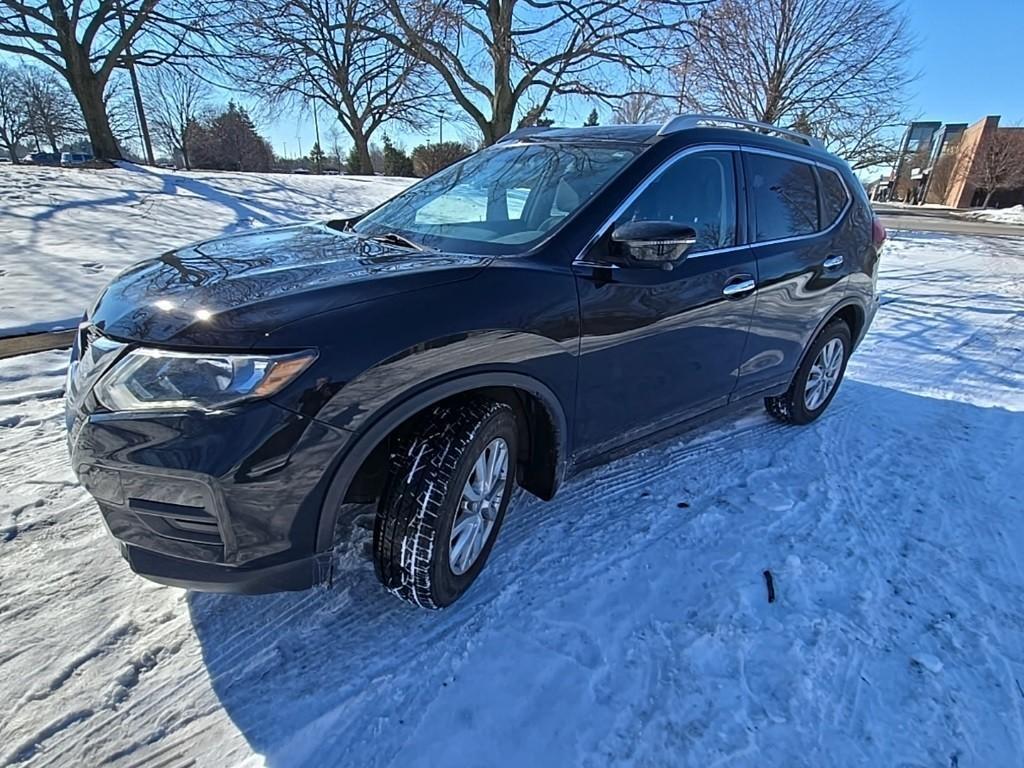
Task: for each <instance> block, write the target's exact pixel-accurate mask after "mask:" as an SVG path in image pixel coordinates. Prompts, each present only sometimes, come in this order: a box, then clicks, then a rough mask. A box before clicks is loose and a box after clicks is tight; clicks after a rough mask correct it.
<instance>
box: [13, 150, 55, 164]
mask: <svg viewBox="0 0 1024 768" xmlns="http://www.w3.org/2000/svg"><path fill="white" fill-rule="evenodd" d="M21 162H23V163H25V164H26V165H60V155H59V154H57V153H56V152H30V153H29V154H27V155H25V157H24V159H23V160H22V161H21Z"/></svg>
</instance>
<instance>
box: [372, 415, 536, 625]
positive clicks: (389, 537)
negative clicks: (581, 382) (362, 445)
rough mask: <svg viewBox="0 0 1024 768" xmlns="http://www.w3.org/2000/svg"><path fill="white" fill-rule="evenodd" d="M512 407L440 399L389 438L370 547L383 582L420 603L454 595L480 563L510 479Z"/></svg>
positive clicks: (439, 604) (442, 601)
mask: <svg viewBox="0 0 1024 768" xmlns="http://www.w3.org/2000/svg"><path fill="white" fill-rule="evenodd" d="M517 437H518V435H517V434H516V421H515V415H514V414H513V412H512V409H511V408H510V407H509V406H508V405H506V404H504V403H499V402H495V401H492V400H483V399H476V400H470V401H466V402H463V403H459V404H455V405H439V406H435V407H434V408H431V409H430V410H429V411H428V412H427V413H426V414H424V416H422V417H420V418H419V419H418V420H417V422H416V423H415V424H414V425H413V426H412V428H411V429H410V430H409V431H408V432H407V433H406V434H405V435H404V436H403V437H401V438H399V439H398V440H397V441H396V450H395V451H394V452H393V454H392V462H391V469H390V471H389V475H388V480H387V482H386V484H385V488H384V493H383V494H382V496H381V500H380V504H379V506H378V509H377V517H376V520H375V523H374V530H373V555H374V565H375V567H376V570H377V575H378V577H379V578H380V580H381V582H383V584H384V586H385V587H387V588H388V589H389V590H391V591H392V592H393V593H394V594H396V595H397V596H398V597H401V598H402V599H403V600H407V601H408V602H411V603H414V604H416V605H419V606H421V607H423V608H443V607H445V606H447V605H450V604H451V603H453V602H455V600H457V599H458V598H459V597H460V596H461V595H462V593H463V592H465V591H466V590H467V589H468V588H469V586H470V585H471V584H472V583H473V581H474V580H475V579H476V577H477V576H478V575H479V574H480V572H481V571H482V570H483V567H484V565H485V563H486V562H487V557H488V555H489V554H490V552H491V548H492V547H493V546H494V540H495V538H497V535H498V531H499V529H500V528H501V523H502V520H503V519H504V517H505V510H506V508H507V507H508V503H509V498H510V497H511V495H512V489H513V486H514V485H515V468H516V463H515V457H516V456H517V453H516V451H517V448H518V443H517Z"/></svg>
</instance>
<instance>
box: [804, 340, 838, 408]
mask: <svg viewBox="0 0 1024 768" xmlns="http://www.w3.org/2000/svg"><path fill="white" fill-rule="evenodd" d="M845 354H846V350H845V348H844V347H843V340H842V339H838V338H837V339H830V340H829V341H828V343H826V344H825V346H824V347H822V348H821V351H820V352H818V356H817V357H816V358H815V359H814V364H813V365H812V366H811V370H810V373H808V374H807V385H806V386H805V387H804V405H805V406H807V410H809V411H814V410H817V409H818V408H820V407H821V404H822V403H824V402H825V400H827V399H828V396H829V395H830V394H832V390H833V389H835V388H836V384H837V383H838V382H839V374H840V372H841V371H842V369H843V357H844V355H845Z"/></svg>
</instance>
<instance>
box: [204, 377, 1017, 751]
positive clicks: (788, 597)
mask: <svg viewBox="0 0 1024 768" xmlns="http://www.w3.org/2000/svg"><path fill="white" fill-rule="evenodd" d="M993 446H998V448H996V449H995V450H993V449H992V447H993ZM1022 446H1024V414H1022V413H1019V412H1010V411H1006V410H1003V409H999V408H981V407H978V406H974V405H971V404H968V403H963V402H956V401H953V400H942V399H934V398H928V397H923V396H919V395H916V394H911V393H907V392H903V391H898V390H895V389H889V388H884V387H879V386H876V385H871V384H867V383H863V382H860V381H853V380H847V381H846V382H844V384H843V385H842V389H841V391H840V393H839V395H838V396H837V398H836V400H835V402H834V403H833V405H832V407H831V409H830V412H829V413H828V414H827V415H826V416H825V417H823V418H822V419H821V420H819V421H818V422H816V423H815V424H813V425H811V426H809V427H805V428H792V427H787V426H784V425H779V424H776V423H774V422H772V421H770V420H769V419H768V418H767V417H766V416H764V415H763V414H762V413H761V412H760V411H759V410H750V411H747V412H744V413H741V414H739V415H733V416H731V417H728V418H727V419H724V420H722V421H719V422H716V423H713V424H711V425H708V426H705V427H703V428H702V429H701V430H700V431H696V432H692V433H690V434H688V435H684V436H683V437H681V438H678V439H675V440H673V441H669V442H667V443H664V444H662V445H659V446H656V447H654V448H651V449H648V450H646V451H643V452H641V453H639V454H636V455H634V456H631V457H628V458H624V459H621V460H619V461H617V462H615V463H613V464H610V465H607V466H605V467H601V468H597V469H595V470H591V471H588V472H586V473H585V474H584V475H582V476H581V477H579V478H576V479H575V480H574V481H572V482H571V483H569V484H568V485H567V486H566V487H565V488H563V489H562V491H561V492H560V495H559V497H558V499H557V500H556V501H555V502H553V503H549V504H544V503H542V502H539V501H537V500H534V499H532V498H530V497H520V498H519V499H518V502H517V504H516V505H515V506H514V507H513V508H512V512H511V513H510V515H509V518H508V520H507V521H506V524H505V528H504V530H503V531H502V536H501V539H500V540H499V543H498V545H497V547H496V548H495V552H494V555H493V556H492V558H491V561H490V563H489V564H488V569H487V570H486V571H485V572H484V574H483V575H482V576H481V578H480V579H479V580H478V582H477V583H476V584H475V585H474V587H473V589H471V590H470V592H469V593H468V594H467V595H466V596H465V597H464V598H463V600H462V601H461V602H459V603H457V604H456V605H455V606H453V607H451V608H450V609H448V610H445V611H442V612H437V613H431V612H426V611H421V610H419V609H415V608H412V607H410V606H407V605H405V604H403V603H401V602H399V601H397V600H396V599H395V598H393V597H392V596H390V595H389V594H387V593H386V592H385V591H384V590H383V589H382V588H381V587H380V585H379V584H378V583H377V581H376V578H375V576H374V574H373V571H372V568H371V567H370V565H369V563H359V564H354V565H351V566H350V567H348V566H347V567H346V572H345V573H342V574H340V575H339V576H338V577H337V578H336V580H335V584H334V586H333V587H332V588H331V589H316V590H312V591H308V592H304V593H297V594H283V595H269V596H260V597H235V596H224V595H210V594H200V593H190V595H189V598H188V599H189V607H190V611H191V615H192V620H193V623H194V626H195V630H196V633H197V636H198V638H199V641H200V643H201V646H202V653H203V658H204V661H205V664H206V667H207V670H208V673H209V677H210V680H211V683H212V687H213V689H214V691H215V692H216V694H217V696H218V697H219V699H220V702H221V704H222V705H223V707H224V709H225V711H226V712H227V714H228V715H229V716H230V717H231V718H232V720H233V721H234V723H235V724H236V725H237V727H238V728H239V730H240V732H241V733H242V734H243V735H244V737H245V738H246V739H247V740H248V743H249V745H250V746H251V747H252V749H253V750H255V751H256V752H259V753H261V754H264V755H266V757H267V761H268V764H270V765H297V764H307V763H308V764H323V762H324V760H325V759H329V760H334V761H337V764H346V765H360V766H362V765H377V764H390V762H391V761H396V762H398V763H399V764H410V763H415V764H422V765H434V764H440V763H442V762H444V761H446V760H449V759H452V758H455V759H457V758H458V756H459V755H460V754H462V755H468V754H475V755H476V757H477V758H479V760H480V763H479V764H482V765H526V764H544V765H567V764H578V763H579V761H580V760H581V754H580V752H581V751H582V752H584V753H587V752H593V751H595V750H598V749H600V750H601V751H600V752H599V754H601V755H602V757H601V761H600V762H603V761H604V760H605V758H607V760H608V762H615V760H614V759H613V755H612V751H614V749H618V748H623V747H622V745H623V744H629V745H630V749H631V750H632V751H631V752H629V755H632V757H634V758H640V759H639V760H638V761H639V762H641V763H643V762H645V759H646V762H649V763H650V762H653V763H659V762H660V763H661V764H664V763H666V762H668V763H672V764H682V763H683V762H685V763H686V764H694V765H706V764H709V763H710V762H713V760H714V758H715V757H716V756H718V757H720V756H721V755H722V754H727V753H728V751H729V750H730V749H733V748H734V749H735V750H742V749H746V748H747V747H749V745H750V739H751V738H754V739H755V740H756V741H760V740H761V739H765V740H766V741H765V746H766V748H768V746H769V742H768V741H767V740H771V739H775V741H774V742H773V743H774V746H773V747H772V748H773V749H778V750H782V751H781V752H777V754H787V753H788V754H790V755H792V756H793V758H794V762H793V763H792V764H794V765H797V764H800V765H803V764H805V763H803V762H801V760H803V759H806V760H808V761H809V762H807V763H806V764H808V765H811V764H815V760H818V759H819V758H820V760H819V761H818V762H817V764H827V763H828V762H829V755H828V754H827V752H826V753H821V752H820V750H821V749H822V748H823V747H822V743H823V742H822V738H823V736H822V735H823V734H825V737H826V738H825V741H824V743H825V745H826V746H827V745H828V743H829V742H828V738H827V736H828V734H829V733H832V732H836V733H839V731H841V733H840V736H841V737H842V738H843V739H845V740H846V741H845V742H844V743H845V744H846V745H847V747H849V748H851V749H856V750H858V751H857V752H850V753H848V754H860V755H861V756H864V757H865V759H867V757H866V755H867V753H872V754H874V755H877V756H878V759H879V761H882V762H884V759H885V756H886V755H887V754H888V755H890V756H891V754H892V753H893V752H892V750H893V749H899V748H901V743H900V740H901V739H903V740H904V742H906V740H907V739H909V738H910V737H908V736H907V735H906V733H905V732H903V731H901V730H900V729H899V728H897V727H896V726H897V725H898V724H899V723H902V722H905V721H906V720H907V719H914V721H915V722H918V723H919V725H920V734H919V737H920V739H921V742H922V744H928V745H929V746H928V747H927V749H929V750H930V749H933V748H934V750H936V755H938V754H939V753H940V752H941V751H942V750H945V749H947V747H949V748H950V749H958V748H960V747H962V746H963V745H962V744H960V745H957V744H953V743H952V742H953V741H954V740H955V738H956V734H955V733H952V732H949V731H948V729H945V728H944V727H943V726H942V723H943V722H948V720H947V719H944V718H948V717H953V718H954V719H959V718H960V717H963V716H965V715H967V716H972V717H973V716H974V715H977V714H978V710H979V709H984V708H985V707H987V706H992V704H991V702H986V701H985V700H984V699H982V698H981V697H984V696H990V695H991V694H989V693H986V691H989V690H994V687H993V683H992V680H991V679H989V676H987V675H982V676H981V677H978V673H977V670H976V669H973V667H972V664H973V662H971V663H967V662H964V663H965V664H966V666H963V665H960V668H958V663H957V662H958V658H963V659H969V658H970V657H971V656H972V655H973V654H980V656H985V655H986V654H989V653H991V652H992V643H995V644H996V645H1006V646H1007V647H1006V648H1002V649H1001V650H1002V651H1003V652H1011V651H1012V649H1013V648H1015V647H1020V646H1021V645H1024V631H1022V628H1021V627H1020V626H1017V627H1016V628H1012V627H1011V628H1010V629H1008V630H1006V631H1005V632H1004V633H1003V635H1002V637H1001V638H999V639H995V640H993V639H992V638H985V637H984V636H980V635H976V634H972V631H971V630H970V627H971V626H973V625H983V624H984V622H986V621H989V620H990V617H991V616H997V617H998V616H1003V615H1005V613H1006V610H1007V608H1006V606H1004V605H1002V604H1001V601H1002V600H1004V599H1005V598H1004V597H1003V596H1004V595H1010V594H1018V593H1019V590H1020V589H1021V588H1022V587H1024V583H1017V582H1024V578H1017V577H1021V576H1022V574H1021V573H1019V572H1018V573H1016V576H1014V572H1013V571H1012V570H1010V571H1008V570H1006V569H1005V568H1004V567H1003V566H1002V565H1000V563H1001V562H1003V561H1001V560H1000V558H999V557H992V555H993V554H996V555H998V554H999V553H998V551H996V550H997V549H998V548H999V547H1004V546H1005V547H1007V548H1008V551H1010V550H1013V549H1015V548H1018V547H1019V548H1024V536H1022V531H1021V526H1014V525H1013V524H1012V519H1011V518H1012V515H1010V513H1009V508H1008V507H1007V505H1008V504H1009V505H1010V506H1014V505H1015V506H1016V507H1018V508H1019V504H1020V495H1019V493H1016V492H1014V493H1016V495H1015V496H1014V500H1010V499H1008V497H1007V496H1006V493H1007V489H1008V488H1010V487H1011V486H1010V481H1007V482H1006V483H1002V484H1000V483H999V482H995V481H993V479H992V478H999V477H1002V476H1010V475H1012V472H1011V471H1010V470H1011V469H1012V463H1013V461H1014V459H1013V456H1014V450H1015V449H1016V450H1020V449H1021V447H1022ZM826 474H827V475H828V476H829V477H828V479H827V482H826V481H825V480H824V479H823V475H826ZM947 512H948V513H949V514H947ZM979 529H981V530H980V531H979ZM367 535H368V534H367ZM950 540H955V541H956V542H957V543H958V546H956V547H948V546H947V543H948V541H950ZM993 541H994V542H995V544H993V543H992V542H993ZM986 542H987V543H986ZM993 547H995V548H996V549H993ZM917 556H920V557H921V558H922V559H921V560H920V561H916V557H917ZM794 563H795V565H794ZM769 568H770V569H773V570H774V571H775V574H776V589H777V590H778V591H779V599H778V600H777V601H776V602H775V603H773V604H771V605H769V603H768V602H767V599H766V597H765V592H764V591H765V584H764V581H763V579H762V572H763V570H765V569H769ZM940 573H945V574H949V575H950V577H949V578H936V574H940ZM966 574H970V578H961V575H966ZM797 581H799V582H800V583H799V585H797V584H796V583H795V582H797ZM984 584H989V585H998V586H999V588H998V589H993V590H991V592H989V591H986V590H985V588H984V586H982V585H984ZM954 609H955V610H954ZM939 614H941V616H942V617H943V618H942V622H944V623H943V624H942V625H941V626H940V629H935V628H934V627H935V626H936V621H937V618H936V617H937V616H938V615H939ZM950 616H952V617H953V618H949V617H950ZM940 630H941V632H940ZM936 633H938V634H936ZM922 648H924V649H925V650H927V651H929V652H930V653H934V654H937V655H939V656H942V657H943V658H944V659H945V663H946V666H947V671H946V673H945V675H946V677H945V679H946V681H947V683H949V684H952V685H954V686H957V687H958V690H959V691H960V693H958V696H957V697H956V699H950V698H949V697H938V698H936V697H929V696H924V697H923V698H919V699H915V705H914V706H915V707H916V709H915V710H914V712H910V713H908V711H907V710H906V706H907V705H906V702H907V701H908V697H909V696H911V695H913V693H912V692H913V691H914V690H915V686H916V685H918V684H919V683H918V677H914V675H918V676H919V675H920V670H919V669H917V668H915V667H914V666H913V664H912V663H911V661H910V657H909V654H910V653H911V652H913V651H915V650H920V649H922ZM702 649H703V650H702ZM709 649H710V650H709ZM794 649H796V650H794ZM956 654H960V657H957V656H956ZM976 658H977V657H976ZM837 659H840V660H844V659H845V661H844V663H847V664H849V665H856V667H857V669H858V671H859V672H860V673H861V674H862V676H863V677H864V678H865V679H868V680H872V681H877V683H878V684H876V685H875V686H874V687H873V688H872V694H871V696H872V699H871V701H872V705H871V706H870V707H868V708H866V709H864V708H862V709H861V710H859V711H857V712H855V713H854V714H853V715H851V717H849V718H846V717H844V718H839V719H832V718H831V717H828V718H827V719H826V716H827V715H828V713H827V712H823V711H822V710H821V706H822V704H821V703H822V701H830V700H838V698H839V697H841V696H845V695H846V694H847V691H846V690H845V688H844V689H843V690H839V689H836V690H833V689H832V688H830V687H829V686H830V685H832V683H834V682H836V680H835V676H834V674H833V670H832V665H834V664H835V663H836V660H837ZM638 664H639V665H640V667H639V668H638V667H637V665H638ZM651 665H655V669H656V670H659V671H658V672H657V674H655V673H654V672H653V671H652V668H651ZM737 665H738V666H737ZM816 665H820V668H818V666H816ZM666 670H668V671H667V672H666ZM638 681H639V683H638ZM840 682H842V681H840ZM640 683H642V685H640ZM637 686H639V687H637ZM652 686H653V687H652ZM751 688H753V689H755V690H758V691H760V694H759V695H760V696H761V698H762V700H757V699H752V698H751V696H752V694H751V693H750V690H751ZM634 689H636V690H635V691H634ZM634 692H635V694H636V695H634ZM650 702H657V708H656V709H655V710H653V711H652V710H651V709H650ZM839 704H842V701H839V702H838V703H837V706H839ZM737 708H739V710H740V711H741V713H742V715H743V717H744V718H747V719H748V720H749V721H750V722H752V723H754V724H755V725H756V726H757V727H753V726H748V727H745V728H737V722H738V719H742V718H740V717H739V716H738V715H737ZM767 709H772V710H773V712H775V714H773V715H772V717H771V718H768V719H767V720H765V718H766V716H767V715H766V711H767ZM918 715H920V718H921V719H920V720H919V719H918ZM762 721H763V722H762ZM752 728H753V729H752ZM837 729H838V730H837ZM641 732H645V733H646V734H647V735H646V736H644V737H642V738H641V737H640V736H638V735H637V734H639V733H641ZM653 732H656V733H657V737H656V738H655V737H652V735H651V734H652V733H653ZM616 734H618V739H619V741H615V738H616ZM680 734H682V735H680ZM752 734H755V735H752ZM901 734H902V735H901ZM670 737H671V739H679V740H680V741H679V742H678V744H677V745H676V746H677V748H678V750H680V751H678V752H675V753H674V755H675V756H674V757H673V756H671V755H672V754H673V753H671V752H667V753H665V752H663V753H661V754H660V755H659V754H657V753H654V754H645V752H644V750H645V749H648V746H647V745H648V744H649V745H652V746H650V749H654V746H653V745H654V744H655V743H657V744H660V745H661V746H660V747H659V748H664V747H665V744H666V739H669V738H670ZM914 738H917V737H914ZM637 739H640V741H637ZM994 739H995V740H993V741H989V742H987V743H989V744H990V746H989V747H986V748H987V749H995V750H998V749H1001V747H1000V744H1002V743H1004V742H1000V741H999V739H998V736H994ZM723 740H725V742H729V741H730V740H731V741H734V742H735V743H734V744H732V743H723ZM907 743H909V742H907ZM907 743H904V744H903V745H902V746H907ZM606 746H607V747H608V750H610V751H606V750H605V747H606ZM755 746H756V745H755ZM922 748H924V747H922ZM470 750H475V752H473V751H470ZM574 750H575V751H574ZM946 754H947V755H948V753H946ZM683 755H685V756H686V759H685V760H683V759H682V756H683ZM801 755H802V756H803V757H799V758H798V756H801ZM815 755H817V757H815ZM627 756H628V755H620V756H619V757H622V758H623V759H625V757H627ZM923 757H924V755H923V754H922V758H923ZM822 760H823V761H824V762H821V761H822ZM680 761H681V762H680ZM984 762H985V761H982V764H984ZM990 762H991V761H990ZM998 762H999V760H995V763H998ZM993 764H994V763H993Z"/></svg>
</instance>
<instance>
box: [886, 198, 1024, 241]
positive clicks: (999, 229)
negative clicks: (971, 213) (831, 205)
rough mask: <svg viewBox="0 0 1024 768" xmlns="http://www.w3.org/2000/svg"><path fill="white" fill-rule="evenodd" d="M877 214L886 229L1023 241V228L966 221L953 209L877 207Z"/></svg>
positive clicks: (987, 222) (989, 222) (900, 206)
mask: <svg viewBox="0 0 1024 768" xmlns="http://www.w3.org/2000/svg"><path fill="white" fill-rule="evenodd" d="M873 205H874V209H875V212H876V213H877V214H878V218H880V219H881V220H882V224H883V225H884V226H885V228H886V229H914V230H918V231H920V232H948V233H950V234H954V235H1003V236H1009V237H1024V226H1020V225H1017V224H997V223H995V222H991V221H975V220H973V219H965V218H963V217H962V216H960V215H959V214H957V213H954V212H953V211H952V209H947V208H918V207H913V206H902V205H888V204H886V203H874V204H873Z"/></svg>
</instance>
